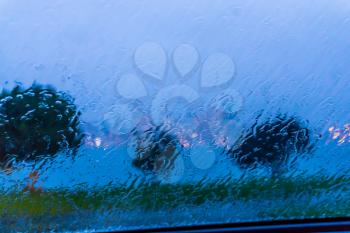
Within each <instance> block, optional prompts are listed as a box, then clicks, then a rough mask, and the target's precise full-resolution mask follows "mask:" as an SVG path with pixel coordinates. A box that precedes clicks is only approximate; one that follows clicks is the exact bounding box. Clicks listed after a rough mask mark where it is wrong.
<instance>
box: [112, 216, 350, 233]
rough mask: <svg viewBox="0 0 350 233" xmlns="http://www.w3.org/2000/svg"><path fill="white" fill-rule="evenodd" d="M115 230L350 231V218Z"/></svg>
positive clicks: (252, 232) (279, 232) (258, 232)
mask: <svg viewBox="0 0 350 233" xmlns="http://www.w3.org/2000/svg"><path fill="white" fill-rule="evenodd" d="M115 232H126V233H128V232H136V233H143V232H244V233H291V232H300V233H311V232H315V233H316V232H350V218H324V219H295V220H277V221H264V222H244V223H231V224H208V225H198V226H180V227H165V228H161V227H160V228H150V229H139V230H126V231H115Z"/></svg>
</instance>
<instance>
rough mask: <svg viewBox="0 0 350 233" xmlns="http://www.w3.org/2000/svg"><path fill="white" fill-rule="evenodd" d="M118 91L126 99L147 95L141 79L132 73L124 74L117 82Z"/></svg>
mask: <svg viewBox="0 0 350 233" xmlns="http://www.w3.org/2000/svg"><path fill="white" fill-rule="evenodd" d="M117 91H118V93H119V94H120V95H121V96H123V97H124V98H127V99H138V98H141V97H144V96H146V95H147V91H146V88H145V86H144V85H143V83H142V81H141V80H140V79H139V78H138V77H137V76H136V75H133V74H125V75H123V76H122V77H120V79H119V81H118V83H117Z"/></svg>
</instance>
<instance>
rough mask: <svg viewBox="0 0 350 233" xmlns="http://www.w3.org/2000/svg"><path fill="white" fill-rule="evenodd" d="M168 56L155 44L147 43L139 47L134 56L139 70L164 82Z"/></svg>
mask: <svg viewBox="0 0 350 233" xmlns="http://www.w3.org/2000/svg"><path fill="white" fill-rule="evenodd" d="M166 59H167V58H166V54H165V52H164V50H163V48H162V47H161V46H160V45H159V44H157V43H154V42H146V43H144V44H143V45H141V46H140V47H138V48H137V49H136V51H135V54H134V60H135V64H136V66H137V68H139V69H140V70H141V71H142V72H143V73H145V74H146V75H149V76H151V77H153V78H156V79H159V80H162V79H163V77H164V73H165V68H166Z"/></svg>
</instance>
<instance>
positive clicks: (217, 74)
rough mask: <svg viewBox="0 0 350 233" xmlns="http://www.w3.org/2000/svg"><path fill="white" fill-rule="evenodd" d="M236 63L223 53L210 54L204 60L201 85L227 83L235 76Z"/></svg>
mask: <svg viewBox="0 0 350 233" xmlns="http://www.w3.org/2000/svg"><path fill="white" fill-rule="evenodd" d="M234 73H235V65H234V63H233V61H232V59H231V58H230V57H229V56H227V55H226V54H223V53H215V54H212V55H210V56H209V57H208V58H207V59H206V60H205V62H204V64H203V67H202V74H201V86H202V87H213V86H219V85H222V84H224V83H227V82H228V81H230V80H231V79H232V78H233V75H234Z"/></svg>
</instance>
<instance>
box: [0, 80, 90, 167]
mask: <svg viewBox="0 0 350 233" xmlns="http://www.w3.org/2000/svg"><path fill="white" fill-rule="evenodd" d="M80 114H81V113H80V112H79V111H78V110H77V107H76V106H75V105H74V103H73V99H72V98H71V97H70V96H69V95H67V94H65V93H63V92H58V91H56V90H55V89H54V88H53V87H51V86H41V85H38V84H33V85H32V86H31V87H30V88H28V89H24V88H22V87H21V86H16V87H15V88H13V89H12V90H3V91H2V93H1V94H0V163H1V166H2V167H3V168H4V167H5V168H6V167H10V166H11V165H12V162H13V161H28V162H33V161H36V160H38V159H41V158H42V157H43V156H46V157H47V156H48V157H52V156H54V155H55V154H57V153H58V152H60V151H63V150H71V151H75V150H76V149H77V148H78V147H79V146H80V144H81V141H82V138H83V134H82V132H81V130H80V128H79V124H80V122H79V116H80Z"/></svg>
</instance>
